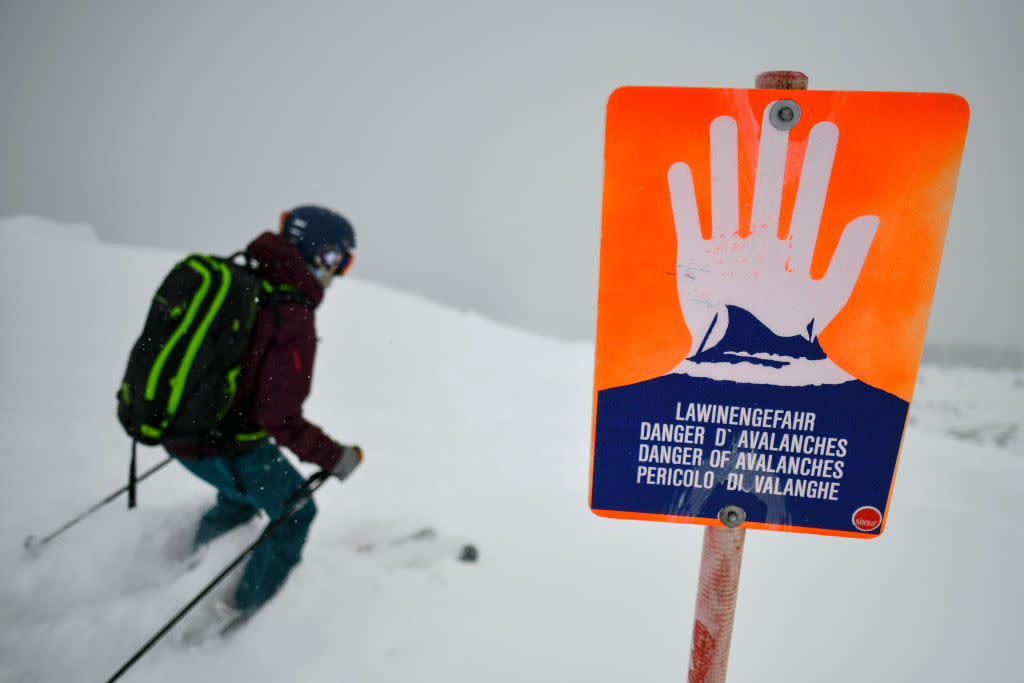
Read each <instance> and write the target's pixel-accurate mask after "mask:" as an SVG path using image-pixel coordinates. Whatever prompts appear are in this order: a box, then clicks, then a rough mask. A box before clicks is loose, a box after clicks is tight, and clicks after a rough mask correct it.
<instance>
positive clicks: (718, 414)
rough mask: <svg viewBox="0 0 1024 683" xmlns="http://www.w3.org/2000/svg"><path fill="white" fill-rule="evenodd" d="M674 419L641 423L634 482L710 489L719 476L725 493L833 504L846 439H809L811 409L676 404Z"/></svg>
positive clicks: (813, 437)
mask: <svg viewBox="0 0 1024 683" xmlns="http://www.w3.org/2000/svg"><path fill="white" fill-rule="evenodd" d="M675 419H676V421H675V422H641V423H640V435H639V436H640V447H639V450H638V455H637V460H638V465H637V470H636V483H637V484H642V485H650V486H672V487H676V488H694V489H711V488H713V487H714V486H715V482H716V480H718V481H722V480H723V476H722V475H725V476H724V481H725V484H726V489H727V490H730V491H745V492H753V493H756V494H759V495H772V496H796V497H800V498H817V499H821V500H839V481H838V480H839V479H842V477H843V467H844V466H845V464H846V463H845V461H844V460H843V458H845V457H846V453H847V446H848V441H847V439H842V438H838V437H834V436H822V435H818V434H814V433H813V432H814V421H815V414H814V413H812V412H802V411H793V410H776V409H772V408H751V407H741V406H725V405H717V404H706V403H688V404H683V403H676V415H675ZM701 423H703V424H701ZM714 425H725V426H714ZM712 430H713V431H712ZM709 442H710V443H709ZM709 446H713V447H711V448H709ZM716 472H717V473H718V476H717V477H716ZM748 476H749V477H751V479H752V480H751V479H748V478H747V477H748Z"/></svg>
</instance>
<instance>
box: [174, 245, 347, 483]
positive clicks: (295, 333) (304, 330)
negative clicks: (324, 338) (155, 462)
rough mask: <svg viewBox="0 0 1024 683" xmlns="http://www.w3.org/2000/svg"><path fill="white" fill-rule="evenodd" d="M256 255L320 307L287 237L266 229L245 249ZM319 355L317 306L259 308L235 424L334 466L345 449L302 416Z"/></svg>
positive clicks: (315, 287)
mask: <svg viewBox="0 0 1024 683" xmlns="http://www.w3.org/2000/svg"><path fill="white" fill-rule="evenodd" d="M246 254H247V255H248V256H249V257H251V258H254V259H256V260H257V261H258V262H259V264H260V266H259V275H260V276H261V277H263V278H266V279H267V280H269V281H270V282H272V283H274V284H277V285H290V286H292V287H295V288H296V289H298V290H299V291H300V292H302V293H303V294H305V295H306V296H307V297H309V300H310V301H311V302H312V304H313V308H316V307H317V306H318V305H319V304H320V301H321V300H322V299H323V296H324V290H323V287H321V285H320V283H319V282H317V280H316V278H314V277H313V275H312V273H310V272H309V269H308V268H307V267H306V262H305V261H304V260H303V258H302V255H301V254H300V253H299V250H298V249H297V248H296V247H295V246H294V245H293V244H291V243H290V242H288V241H287V240H286V239H285V238H284V237H282V236H281V235H278V234H274V233H269V232H266V233H263V234H262V235H260V236H259V237H257V238H256V239H255V240H253V242H252V243H251V244H250V245H249V246H248V248H247V249H246ZM315 354H316V329H315V327H314V320H313V311H312V310H309V309H307V308H306V307H305V306H303V305H302V304H298V303H281V304H277V305H276V306H267V307H262V308H260V309H259V312H258V313H257V315H256V321H255V322H254V324H253V331H252V336H251V337H250V340H249V346H248V348H247V350H246V353H245V357H244V358H243V360H242V369H241V372H240V373H239V375H238V393H237V394H236V396H235V403H234V409H233V411H232V413H233V414H234V417H235V418H236V420H235V423H236V424H244V423H248V424H249V425H250V426H252V427H254V428H255V429H260V428H262V429H264V430H266V431H267V433H268V434H270V436H272V437H274V440H275V441H276V442H277V443H278V444H279V445H281V446H284V447H285V448H287V449H289V450H290V451H292V452H293V453H295V455H297V456H298V457H299V458H300V459H301V460H305V461H306V462H311V463H314V464H316V465H319V466H320V467H321V468H323V469H325V470H328V471H330V470H332V469H334V466H335V465H337V463H338V459H339V458H340V457H341V448H340V447H339V446H338V444H337V443H335V442H334V441H332V440H331V439H330V438H329V437H328V436H327V435H326V434H324V432H323V431H322V430H321V429H320V428H319V427H317V426H316V425H315V424H312V423H311V422H308V421H307V420H306V419H305V418H304V417H303V416H302V404H303V402H304V401H305V400H306V396H308V395H309V388H310V382H311V381H312V378H313V357H314V355H315ZM168 450H169V451H170V452H171V453H172V454H173V455H176V456H178V457H183V458H199V457H211V456H212V457H216V456H223V455H225V453H224V452H221V451H218V450H216V449H213V448H203V449H179V448H174V449H171V448H168Z"/></svg>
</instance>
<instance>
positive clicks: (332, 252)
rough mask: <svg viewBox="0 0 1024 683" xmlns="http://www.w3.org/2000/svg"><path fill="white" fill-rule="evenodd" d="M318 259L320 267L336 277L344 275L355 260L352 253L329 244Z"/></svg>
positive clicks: (319, 254)
mask: <svg viewBox="0 0 1024 683" xmlns="http://www.w3.org/2000/svg"><path fill="white" fill-rule="evenodd" d="M316 258H317V262H318V265H322V266H323V267H325V268H327V269H328V270H331V271H333V272H334V274H336V275H344V274H345V273H346V272H347V271H348V269H349V267H351V265H352V261H353V260H354V259H355V257H354V256H353V255H352V252H351V251H348V250H345V249H342V248H341V247H339V246H336V245H334V244H329V245H327V246H325V247H324V248H322V249H321V250H320V252H319V253H318V254H317V256H316Z"/></svg>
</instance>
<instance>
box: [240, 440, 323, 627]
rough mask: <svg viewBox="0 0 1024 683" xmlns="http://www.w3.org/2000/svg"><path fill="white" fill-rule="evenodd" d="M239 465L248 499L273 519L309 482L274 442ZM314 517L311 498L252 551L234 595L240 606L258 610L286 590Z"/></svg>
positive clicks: (282, 512)
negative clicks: (282, 588) (289, 575)
mask: <svg viewBox="0 0 1024 683" xmlns="http://www.w3.org/2000/svg"><path fill="white" fill-rule="evenodd" d="M234 464H235V467H236V471H237V472H238V474H239V475H240V477H241V479H242V481H243V482H244V485H245V489H246V492H247V498H248V499H249V500H250V501H251V502H253V503H255V504H256V505H258V506H259V507H261V508H262V509H263V510H265V511H266V513H267V515H268V516H269V517H270V520H271V522H273V521H274V520H277V519H278V518H279V517H280V516H281V515H283V514H284V513H285V512H286V511H287V507H288V505H290V504H291V501H289V500H288V499H289V497H290V496H291V495H292V494H293V493H294V492H295V491H296V490H297V489H298V488H299V487H301V486H302V484H303V482H304V481H305V480H304V479H303V477H302V475H301V474H299V473H298V471H296V470H295V468H294V467H292V465H291V463H289V462H288V460H286V459H285V457H284V456H283V455H282V454H281V451H280V450H279V449H278V447H277V446H276V445H275V444H274V443H273V442H272V441H270V440H267V441H264V442H263V443H262V444H260V445H259V446H258V447H257V448H256V449H254V450H253V451H251V452H249V453H245V454H243V455H241V456H238V458H237V459H236V461H235V463H234ZM314 515H316V505H314V503H313V500H312V498H307V499H306V502H305V503H304V504H303V505H301V506H300V507H299V508H297V509H296V510H295V511H294V512H293V513H292V514H291V516H290V517H289V518H288V521H286V522H284V523H283V524H282V525H281V526H280V527H278V528H277V529H275V531H274V533H272V534H271V535H270V536H268V537H267V538H266V540H264V541H263V542H262V543H260V545H259V546H257V548H256V550H254V551H253V553H252V557H251V558H250V559H249V562H248V564H246V567H245V572H244V573H243V575H242V580H241V582H240V583H239V585H238V590H237V592H236V593H235V602H236V604H237V606H238V608H239V609H241V610H243V611H246V612H251V611H254V610H255V609H257V608H259V607H260V606H262V605H263V604H264V603H265V602H266V601H267V600H269V599H270V598H271V597H273V595H274V594H275V593H277V591H278V590H279V589H280V588H281V586H282V584H284V581H285V579H286V578H287V577H288V573H289V572H290V571H291V570H292V567H294V566H295V565H296V564H297V563H298V562H299V560H300V559H301V558H302V546H303V544H304V543H305V542H306V537H307V535H308V533H309V525H310V524H311V523H312V521H313V517H314Z"/></svg>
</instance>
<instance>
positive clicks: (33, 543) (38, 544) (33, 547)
mask: <svg viewBox="0 0 1024 683" xmlns="http://www.w3.org/2000/svg"><path fill="white" fill-rule="evenodd" d="M170 461H171V458H170V457H168V458H167V459H166V460H164V461H163V462H160V463H157V464H156V465H154V466H153V467H151V468H150V469H149V470H147V471H146V472H144V473H143V474H142V476H141V477H139V478H138V479H137V480H136V481H142V480H143V479H145V478H146V477H148V476H149V475H151V474H153V473H154V472H156V471H157V470H159V469H160V468H161V467H163V466H164V465H166V464H167V463H169V462H170ZM127 490H128V485H127V484H125V485H124V486H122V487H121V488H119V489H118V490H116V491H114V492H113V493H111V494H110V495H109V496H107V497H106V498H104V499H103V500H101V501H100V502H98V503H96V504H95V505H93V506H92V507H91V508H89V509H88V510H86V511H85V512H83V513H82V514H80V515H78V516H77V517H75V518H74V519H72V520H70V521H68V522H66V523H65V524H64V525H63V526H62V527H60V528H59V529H57V530H56V531H53V532H51V533H49V534H47V535H46V536H44V537H42V538H38V537H37V536H35V535H34V534H30V535H29V536H27V537H26V538H25V549H26V550H28V551H29V552H32V553H38V552H39V551H40V549H41V548H42V547H43V546H44V545H46V544H47V543H49V542H50V541H51V540H53V539H54V538H55V537H56V536H58V535H60V534H62V533H63V532H65V531H67V530H68V529H70V528H71V527H73V526H74V525H75V524H77V523H78V522H80V521H82V520H83V519H85V518H86V517H88V516H89V515H91V514H92V513H94V512H96V511H97V510H99V509H100V508H101V507H103V506H104V505H106V504H107V503H109V502H110V501H112V500H114V499H115V498H117V497H118V496H120V495H121V494H122V493H124V492H125V491H127Z"/></svg>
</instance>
